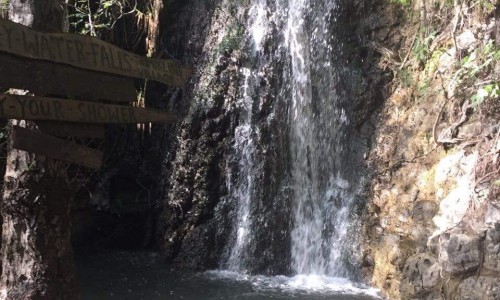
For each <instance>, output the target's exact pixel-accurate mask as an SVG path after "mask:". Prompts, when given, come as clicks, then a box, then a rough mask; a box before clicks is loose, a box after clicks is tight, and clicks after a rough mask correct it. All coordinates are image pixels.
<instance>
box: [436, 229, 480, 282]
mask: <svg viewBox="0 0 500 300" xmlns="http://www.w3.org/2000/svg"><path fill="white" fill-rule="evenodd" d="M444 244H445V247H443V249H442V250H441V252H440V259H439V260H440V262H441V264H442V266H443V270H444V271H445V272H448V273H450V274H451V275H460V274H464V273H468V272H471V271H474V270H476V269H477V268H478V267H479V266H480V265H481V255H482V251H481V250H482V249H481V248H480V247H481V244H480V241H479V237H477V236H473V237H471V236H468V235H465V234H452V235H451V236H450V238H449V240H448V241H446V242H445V243H444Z"/></svg>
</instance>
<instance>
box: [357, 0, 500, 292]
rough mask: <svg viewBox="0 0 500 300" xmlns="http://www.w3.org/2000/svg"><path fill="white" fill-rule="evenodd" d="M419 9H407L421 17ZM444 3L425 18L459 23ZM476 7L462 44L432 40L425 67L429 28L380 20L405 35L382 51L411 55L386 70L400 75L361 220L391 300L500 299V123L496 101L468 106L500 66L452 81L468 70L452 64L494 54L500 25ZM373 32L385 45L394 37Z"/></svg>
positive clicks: (372, 263)
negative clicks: (422, 53) (484, 52)
mask: <svg viewBox="0 0 500 300" xmlns="http://www.w3.org/2000/svg"><path fill="white" fill-rule="evenodd" d="M421 2H423V1H415V2H412V3H413V5H414V6H409V7H406V8H405V9H407V10H410V11H411V10H413V11H420V13H421V16H423V15H424V14H425V13H423V12H422V11H421V10H420V8H421V6H420V4H421ZM443 3H444V1H436V6H435V7H434V8H428V7H427V9H428V10H427V13H429V12H432V13H433V14H434V15H441V16H442V19H441V21H440V22H444V23H446V22H449V21H451V20H452V16H450V15H448V14H447V13H445V12H444V11H443V10H442V7H443V6H442V5H443ZM491 3H493V2H491ZM466 6H467V7H469V6H468V5H466ZM469 8H470V9H471V10H470V11H476V12H477V13H478V14H471V15H469V16H468V18H469V20H470V23H469V25H468V26H465V27H463V28H461V29H460V30H459V31H457V32H456V33H455V35H456V37H457V43H456V44H453V43H451V44H453V46H450V45H451V44H448V41H449V40H450V37H449V36H448V35H447V33H446V32H437V35H436V36H435V37H429V38H430V39H431V40H432V42H431V43H430V44H429V45H428V47H427V50H428V51H429V52H428V55H426V57H425V58H423V57H420V58H419V57H418V55H416V54H415V53H414V52H413V53H412V52H411V51H416V49H417V48H418V47H417V48H415V47H414V45H415V44H413V43H412V40H413V38H415V43H418V41H419V39H420V37H419V35H418V30H419V29H418V28H421V27H420V26H427V25H426V21H425V20H423V19H420V21H417V22H416V23H415V24H418V25H417V26H414V25H412V24H411V22H408V21H409V19H410V18H411V17H409V16H404V15H400V17H401V19H399V20H400V22H394V20H395V15H392V16H391V15H390V14H389V12H387V10H390V11H395V10H398V7H397V5H395V6H386V7H384V8H381V7H379V8H378V10H377V9H375V10H373V13H372V14H374V15H379V14H380V15H381V16H380V19H383V18H389V19H390V20H391V21H392V22H393V23H391V21H389V20H388V21H385V23H386V24H392V26H395V27H398V28H399V29H398V30H399V32H400V35H395V36H392V39H391V38H389V39H385V40H382V41H380V43H381V44H382V45H385V47H387V48H388V49H392V50H394V51H396V52H398V50H396V49H406V50H404V51H402V52H401V51H400V52H399V54H400V55H401V53H408V52H410V53H408V55H407V56H408V60H407V62H406V63H405V62H404V59H403V61H401V62H402V65H401V64H398V63H394V62H392V63H391V62H389V63H388V66H389V68H391V67H392V68H393V69H394V68H395V70H396V72H397V74H398V75H397V76H396V77H395V78H394V79H393V81H392V84H390V85H389V86H388V87H390V92H389V93H388V97H387V99H386V101H385V102H384V105H383V108H382V109H381V110H380V111H379V112H378V114H376V115H375V117H374V118H376V119H377V121H374V122H375V123H376V124H377V132H376V134H375V135H374V137H373V140H372V149H371V151H370V153H369V157H368V160H367V161H368V164H369V165H370V166H372V167H373V169H374V173H375V174H376V175H375V176H374V180H373V183H372V186H371V196H372V197H371V198H370V199H369V201H368V203H367V206H366V209H365V212H364V214H363V224H364V229H365V231H364V232H365V237H366V239H365V240H364V244H363V248H364V250H363V253H364V257H365V259H366V262H365V263H364V264H363V266H364V271H365V275H366V277H367V279H368V280H371V282H372V283H373V284H374V285H375V286H377V287H379V288H381V289H382V290H383V292H384V293H385V294H386V295H387V296H388V297H389V298H390V299H498V298H499V296H498V282H500V272H499V268H498V266H499V259H500V251H499V250H500V248H499V247H500V246H499V242H500V240H499V235H498V229H499V227H500V214H499V209H498V207H499V205H498V199H499V187H498V179H499V175H498V170H499V167H500V165H499V163H498V162H499V158H500V157H499V152H498V149H499V148H498V147H499V146H498V139H497V135H498V132H497V130H496V129H493V127H494V126H496V125H494V126H493V127H492V126H491V124H497V123H498V120H499V119H500V115H499V110H498V101H486V100H485V102H482V104H478V105H479V107H481V106H482V108H481V109H477V110H474V111H472V110H470V109H469V107H468V105H472V104H471V99H475V98H474V95H475V93H476V91H475V90H474V91H469V90H468V89H467V87H468V86H469V85H470V84H473V85H474V84H477V83H478V82H479V83H480V82H481V80H484V78H490V77H489V76H493V77H495V78H496V77H497V76H498V71H495V70H498V62H495V63H492V62H491V64H490V63H487V64H489V68H490V69H489V71H487V72H484V73H482V74H481V75H480V76H479V77H475V78H471V81H468V82H467V83H465V81H463V82H461V83H457V82H455V81H454V79H453V75H454V74H457V72H465V69H466V68H465V69H462V68H463V67H457V65H455V64H454V62H455V61H457V55H458V56H460V57H471V56H470V55H472V56H474V55H476V54H478V53H481V50H479V49H481V47H484V45H488V44H489V45H492V43H493V42H494V32H493V29H492V28H493V23H494V22H495V21H494V20H493V19H492V16H493V11H492V10H491V11H488V13H486V12H487V11H486V10H481V9H478V8H476V10H474V8H472V7H469ZM399 9H401V7H400V6H399ZM456 9H457V11H459V10H460V8H456ZM396 16H397V15H396ZM405 19H406V20H405ZM442 25H443V24H442ZM443 26H444V25H443ZM443 28H444V27H443ZM373 30H374V33H373V35H374V36H376V37H377V38H380V35H381V34H382V33H383V32H384V30H389V29H388V28H387V27H385V26H380V27H376V28H374V29H373ZM439 47H444V48H445V49H447V50H446V51H442V50H438V48H439ZM455 47H456V48H455ZM488 47H489V46H488ZM412 49H413V50H412ZM407 51H408V52H407ZM400 57H403V58H404V57H405V56H400ZM406 72H408V73H406ZM438 73H439V74H438ZM405 74H406V75H405ZM407 75H408V76H407ZM481 77H482V78H481ZM443 90H444V91H445V92H443ZM483 105H484V106H483ZM462 106H463V107H462Z"/></svg>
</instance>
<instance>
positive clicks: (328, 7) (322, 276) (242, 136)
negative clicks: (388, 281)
mask: <svg viewBox="0 0 500 300" xmlns="http://www.w3.org/2000/svg"><path fill="white" fill-rule="evenodd" d="M264 3H265V1H264V0H254V2H253V5H252V7H251V8H250V10H249V20H248V25H247V29H248V39H250V40H252V41H253V43H251V45H252V47H253V48H252V51H251V54H250V57H252V58H253V60H254V63H253V64H252V66H251V67H249V68H244V69H243V70H242V74H243V77H244V80H243V82H244V84H243V87H242V92H241V95H242V96H241V99H240V101H239V102H238V103H239V104H240V106H241V108H242V116H243V117H242V118H241V123H240V125H239V126H238V127H237V128H236V132H235V142H234V147H233V149H234V150H235V155H234V156H235V157H236V158H238V161H239V169H240V172H239V178H238V180H237V184H236V186H233V187H232V188H231V189H230V194H231V197H232V200H233V201H236V202H237V215H236V217H235V220H234V221H235V222H234V224H235V226H234V232H235V234H234V237H235V238H234V240H233V242H232V243H230V244H229V248H230V249H229V253H230V255H229V258H228V259H227V260H226V261H225V262H223V263H222V267H223V268H225V269H227V270H228V271H229V272H226V273H225V272H220V271H217V272H213V274H214V275H217V276H221V277H223V278H227V277H233V278H238V277H239V278H241V277H244V278H247V280H250V281H252V280H256V278H258V277H255V276H249V275H245V274H247V273H248V271H247V268H246V267H245V266H247V264H248V260H249V258H248V255H249V253H250V251H249V250H248V249H247V248H249V247H250V246H251V245H252V239H253V232H255V231H257V230H265V229H263V228H258V227H257V226H254V225H253V223H252V218H256V217H257V216H253V215H252V212H251V207H252V201H257V199H256V193H255V192H254V189H255V188H256V186H255V184H256V183H255V177H256V172H259V168H258V167H257V165H258V161H260V159H259V158H257V157H256V156H257V151H256V142H255V136H256V135H257V132H258V130H259V127H258V126H257V125H256V124H254V123H253V120H252V111H253V109H254V108H253V104H254V102H255V99H258V97H257V96H256V94H258V93H259V87H258V80H255V78H256V76H257V74H259V72H260V71H261V70H260V68H261V67H262V64H261V61H262V59H261V57H260V55H261V53H259V51H260V50H261V49H262V48H263V43H264V42H265V39H266V33H267V30H269V29H268V25H269V24H270V22H269V20H273V21H276V20H277V19H278V18H280V17H281V18H284V22H283V24H284V28H283V31H284V37H285V38H284V44H283V45H282V46H283V47H285V48H286V52H287V56H286V57H284V58H283V59H285V60H286V63H285V66H286V67H285V72H284V74H280V75H282V76H284V81H283V82H284V83H283V86H282V87H281V90H282V93H281V95H286V94H287V93H286V91H290V95H291V98H290V99H289V102H290V109H289V122H288V124H289V127H290V130H289V132H290V137H289V139H290V149H288V150H289V151H290V154H291V156H290V157H291V160H290V162H289V163H290V166H291V167H290V170H291V176H290V178H291V179H290V182H289V185H290V186H291V188H292V190H293V193H292V197H291V199H290V200H291V203H290V205H292V206H293V209H292V212H293V216H292V219H293V227H292V228H290V230H291V234H290V243H291V247H290V249H291V264H292V266H291V270H292V274H293V275H294V276H292V277H290V278H287V279H285V278H283V277H280V279H278V278H277V277H273V278H272V277H269V278H267V280H262V279H261V280H260V281H259V280H257V281H259V283H255V282H254V284H255V285H258V286H262V285H266V284H265V283H264V282H267V284H268V286H269V285H270V286H272V285H273V284H271V283H274V284H275V285H276V286H281V287H287V288H289V289H292V290H293V289H304V290H322V291H323V292H325V291H330V292H333V293H341V294H342V293H347V294H352V293H360V294H373V293H374V291H373V290H369V289H365V288H363V287H362V286H361V285H358V286H357V287H354V286H356V285H355V284H354V285H353V283H352V282H351V281H350V280H348V279H347V277H349V276H350V275H351V273H352V266H351V265H350V264H349V259H347V258H346V257H345V256H346V254H345V252H346V251H345V248H346V245H347V244H349V243H352V242H353V240H352V239H353V234H352V233H351V232H350V230H349V229H350V227H351V225H353V222H354V221H355V220H352V218H351V210H352V207H353V199H354V194H355V192H356V188H355V186H358V185H359V184H360V182H353V183H351V182H349V181H348V180H347V179H345V178H344V173H346V176H347V177H352V176H350V174H349V173H350V171H351V170H349V166H348V162H346V161H345V158H346V157H348V154H346V153H345V152H346V149H344V143H345V141H346V136H347V134H346V131H347V129H346V128H347V126H348V124H349V120H348V118H347V116H346V112H345V108H344V107H345V105H346V104H345V101H346V100H345V99H343V98H342V97H341V96H340V95H339V94H338V93H337V91H336V86H337V85H338V82H339V78H338V76H339V75H338V72H337V71H336V70H335V65H334V62H333V59H332V57H334V56H335V53H333V51H334V47H332V45H331V43H332V42H335V39H334V38H333V39H332V35H333V34H332V32H331V22H334V21H335V15H334V12H335V9H336V1H317V0H294V1H291V0H290V1H277V2H276V3H275V4H276V5H275V9H276V11H274V12H272V11H270V10H269V9H268V8H266V6H265V4H264ZM351 173H352V172H351ZM357 179H358V181H360V179H359V178H357ZM228 185H229V184H228ZM257 214H258V213H257ZM233 272H234V273H233ZM239 274H243V275H239Z"/></svg>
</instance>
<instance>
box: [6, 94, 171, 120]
mask: <svg viewBox="0 0 500 300" xmlns="http://www.w3.org/2000/svg"><path fill="white" fill-rule="evenodd" d="M0 118H4V119H23V120H56V121H71V122H80V123H173V122H176V121H177V117H175V116H174V115H172V114H170V113H168V112H163V111H159V110H153V109H148V108H141V107H130V106H122V105H112V104H103V103H96V102H85V101H77V100H68V99H56V98H43V97H31V96H18V95H6V94H0Z"/></svg>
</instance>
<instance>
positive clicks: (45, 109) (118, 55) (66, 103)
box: [0, 18, 191, 169]
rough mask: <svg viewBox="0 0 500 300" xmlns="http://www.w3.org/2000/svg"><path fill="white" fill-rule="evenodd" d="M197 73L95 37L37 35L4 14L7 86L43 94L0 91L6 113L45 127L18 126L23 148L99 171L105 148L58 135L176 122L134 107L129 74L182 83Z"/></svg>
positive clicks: (0, 112)
mask: <svg viewBox="0 0 500 300" xmlns="http://www.w3.org/2000/svg"><path fill="white" fill-rule="evenodd" d="M190 73H191V69H189V68H184V67H181V66H180V64H179V63H177V62H175V61H172V60H161V59H153V58H146V57H141V56H139V55H136V54H133V53H130V52H127V51H124V50H122V49H120V48H118V47H116V46H114V45H111V44H109V43H105V42H103V41H101V40H99V39H96V38H93V37H89V36H83V35H78V34H68V33H42V32H37V31H35V30H33V29H31V28H29V27H26V26H23V25H20V24H17V23H14V22H11V21H9V20H6V19H1V18H0V90H2V91H3V90H6V89H8V88H15V89H24V90H29V91H30V92H31V93H34V94H37V96H36V97H34V96H21V95H10V94H0V118H3V119H23V120H33V121H37V122H36V125H37V126H38V129H39V130H40V131H33V130H30V129H26V128H23V127H19V126H14V128H13V132H12V139H13V148H15V149H18V150H24V151H28V152H33V153H37V154H40V155H44V156H47V157H50V158H54V159H59V160H63V161H67V162H70V163H74V164H78V165H82V166H85V167H88V168H93V169H99V168H100V167H101V166H102V160H103V154H102V152H101V151H99V150H95V149H91V148H88V147H86V146H83V145H79V144H76V143H73V142H70V141H68V140H65V139H60V138H56V137H54V136H59V137H65V136H72V137H79V138H101V139H102V138H104V130H105V129H104V128H105V127H104V124H109V123H114V124H118V123H172V122H176V121H177V118H176V117H175V116H174V115H172V114H170V113H168V112H165V111H160V110H154V109H147V108H142V107H132V106H129V104H130V103H131V102H133V101H135V99H136V91H135V87H134V82H133V80H132V79H131V78H130V77H137V78H144V79H151V80H156V81H159V82H162V83H164V84H167V85H171V86H176V87H178V86H181V85H183V84H184V83H185V82H186V81H187V79H188V77H189V75H190ZM41 95H44V96H41ZM61 97H62V98H61ZM63 98H64V99H63ZM68 98H69V99H68ZM76 99H78V100H76ZM101 100H105V101H107V103H101V102H98V101H101ZM109 102H112V103H113V102H114V103H113V104H110V103H109ZM52 135H53V136H52Z"/></svg>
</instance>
